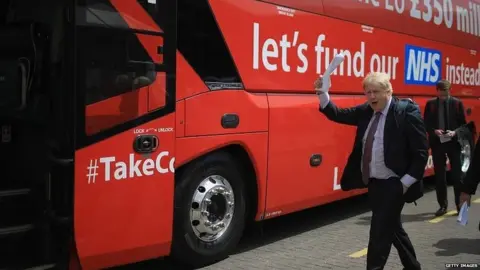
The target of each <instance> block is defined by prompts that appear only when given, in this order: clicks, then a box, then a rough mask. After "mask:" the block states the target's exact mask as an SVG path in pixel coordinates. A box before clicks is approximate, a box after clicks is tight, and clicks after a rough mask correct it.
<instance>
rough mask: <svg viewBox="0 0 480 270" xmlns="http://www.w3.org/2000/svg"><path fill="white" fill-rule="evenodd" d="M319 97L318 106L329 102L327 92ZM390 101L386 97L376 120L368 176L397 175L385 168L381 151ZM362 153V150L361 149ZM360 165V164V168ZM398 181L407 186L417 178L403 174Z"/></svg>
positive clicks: (363, 139) (323, 106) (323, 105)
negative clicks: (385, 103) (385, 102)
mask: <svg viewBox="0 0 480 270" xmlns="http://www.w3.org/2000/svg"><path fill="white" fill-rule="evenodd" d="M319 98H320V106H321V107H322V109H323V108H325V106H327V105H328V103H329V102H330V96H329V94H328V93H322V94H320V95H319ZM391 102H392V98H391V97H390V98H389V99H388V102H387V105H386V106H385V108H384V109H383V111H381V112H380V113H381V115H380V119H379V121H378V126H377V131H376V132H375V135H374V136H375V139H374V140H373V149H372V160H371V162H370V177H372V178H377V179H388V178H390V177H399V176H398V175H396V174H395V173H394V172H393V171H392V170H390V169H389V168H387V166H386V165H385V161H384V155H383V154H384V152H383V134H384V130H385V120H386V119H387V113H388V109H389V107H390V103H391ZM374 119H375V114H374V115H373V116H372V118H371V119H370V123H369V124H368V127H367V130H366V131H365V135H364V136H363V138H362V143H363V144H364V145H365V141H366V139H367V135H368V131H369V129H370V126H371V125H372V122H373V120H374ZM362 153H363V150H362ZM361 167H362V166H360V168H361ZM400 181H402V183H403V184H404V185H405V186H407V187H410V186H411V185H412V184H413V183H415V182H416V181H417V180H416V179H415V178H413V177H412V176H410V175H408V174H406V175H404V176H403V177H402V178H401V179H400Z"/></svg>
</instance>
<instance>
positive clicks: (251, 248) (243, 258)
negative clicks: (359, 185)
mask: <svg viewBox="0 0 480 270" xmlns="http://www.w3.org/2000/svg"><path fill="white" fill-rule="evenodd" d="M427 188H429V189H431V187H427ZM452 196H453V190H452V188H450V189H449V197H452ZM449 199H450V198H449ZM452 199H453V198H452ZM474 200H475V203H473V204H472V206H473V207H472V208H471V209H470V213H469V217H470V219H471V222H470V223H469V224H467V226H465V227H463V226H460V225H458V224H457V223H456V216H454V215H450V216H446V217H442V218H434V216H433V214H432V213H433V212H434V211H435V210H437V204H436V199H435V192H434V191H427V193H426V195H425V196H424V198H423V199H422V200H421V201H420V202H419V204H418V206H415V205H413V204H412V205H410V204H409V205H407V206H406V207H405V208H404V210H403V223H404V228H405V230H406V231H407V232H408V233H409V235H410V237H411V240H412V242H413V244H414V246H415V249H416V252H417V257H418V258H419V260H420V262H421V263H422V266H423V269H426V270H430V269H432V270H433V269H446V267H445V264H447V263H478V264H479V265H480V231H479V228H478V223H479V220H480V198H479V197H478V196H477V197H474ZM451 210H453V205H452V206H451ZM453 212H456V211H453ZM451 214H453V213H451ZM370 217H371V212H370V211H368V207H367V198H366V196H362V197H357V198H353V199H350V200H346V201H342V202H339V203H334V204H330V205H326V206H321V207H317V208H314V209H310V210H306V211H303V212H300V213H296V214H292V215H288V216H285V217H280V218H277V219H273V220H270V221H266V222H264V223H263V225H262V226H261V227H262V229H256V230H252V231H249V232H247V233H246V235H245V237H244V239H243V240H242V242H241V243H240V246H239V248H238V250H237V251H236V252H235V253H234V254H232V255H231V256H230V257H229V258H227V259H225V260H223V261H221V262H218V263H216V264H214V265H211V266H209V267H206V268H203V269H206V270H207V269H208V270H217V269H218V270H220V269H221V270H225V269H251V270H254V269H255V270H256V269H269V270H270V269H289V270H290V269H302V270H303V269H365V261H366V260H365V255H366V249H365V248H366V244H367V240H368V230H369V224H370ZM129 268H130V267H129ZM146 268H148V269H172V268H174V269H177V268H176V267H175V266H173V265H171V264H170V263H167V262H160V263H158V262H156V263H155V264H141V265H135V266H134V267H133V269H146ZM130 269H132V268H130ZM386 269H402V266H401V263H400V260H399V258H398V255H397V251H396V249H395V248H394V247H392V251H391V253H390V257H389V259H388V264H387V267H386ZM454 269H456V268H454ZM479 269H480V267H479Z"/></svg>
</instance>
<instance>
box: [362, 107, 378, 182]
mask: <svg viewBox="0 0 480 270" xmlns="http://www.w3.org/2000/svg"><path fill="white" fill-rule="evenodd" d="M380 116H381V113H380V112H376V113H375V119H374V120H373V122H372V125H371V126H370V129H369V130H368V135H367V139H366V140H365V147H364V150H363V159H362V180H363V183H365V185H368V179H369V178H370V161H372V148H373V138H374V137H375V136H374V135H375V131H377V126H378V121H379V120H380Z"/></svg>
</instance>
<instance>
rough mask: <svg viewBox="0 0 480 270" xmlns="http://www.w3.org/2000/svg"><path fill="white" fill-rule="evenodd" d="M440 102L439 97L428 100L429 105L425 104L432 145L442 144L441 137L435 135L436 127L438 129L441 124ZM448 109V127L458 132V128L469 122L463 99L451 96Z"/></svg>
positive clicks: (426, 120)
mask: <svg viewBox="0 0 480 270" xmlns="http://www.w3.org/2000/svg"><path fill="white" fill-rule="evenodd" d="M438 103H439V98H438V97H437V98H433V99H431V100H429V101H427V105H426V106H425V114H424V118H425V126H426V127H427V132H428V139H429V142H430V146H432V147H435V146H436V145H438V144H440V139H439V138H438V136H437V135H435V129H438V126H439V125H438V124H439V123H438ZM446 110H447V112H448V119H447V121H448V128H449V129H450V130H454V131H455V132H456V133H458V132H457V131H458V129H459V128H461V127H462V126H463V125H465V124H466V123H467V121H466V120H465V110H464V107H463V103H462V101H461V100H460V99H458V98H455V97H450V98H449V99H448V106H446ZM445 124H446V123H445Z"/></svg>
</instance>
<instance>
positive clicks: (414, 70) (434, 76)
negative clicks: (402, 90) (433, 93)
mask: <svg viewBox="0 0 480 270" xmlns="http://www.w3.org/2000/svg"><path fill="white" fill-rule="evenodd" d="M404 72H405V76H404V78H405V79H404V80H405V84H415V85H435V83H436V82H437V81H438V80H440V76H441V75H442V53H441V52H440V51H438V50H432V49H427V48H422V47H417V46H412V45H408V44H407V45H405V70H404Z"/></svg>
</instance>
